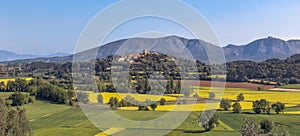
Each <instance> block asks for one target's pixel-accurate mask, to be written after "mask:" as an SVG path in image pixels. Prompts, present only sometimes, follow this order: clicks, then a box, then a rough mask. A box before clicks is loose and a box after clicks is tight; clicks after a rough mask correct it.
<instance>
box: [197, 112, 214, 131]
mask: <svg viewBox="0 0 300 136" xmlns="http://www.w3.org/2000/svg"><path fill="white" fill-rule="evenodd" d="M199 122H200V123H201V126H202V127H203V128H204V129H205V131H210V130H212V129H213V128H215V126H218V125H219V117H218V116H217V115H216V114H215V113H214V112H213V111H210V110H209V111H204V112H202V113H201V116H200V117H199Z"/></svg>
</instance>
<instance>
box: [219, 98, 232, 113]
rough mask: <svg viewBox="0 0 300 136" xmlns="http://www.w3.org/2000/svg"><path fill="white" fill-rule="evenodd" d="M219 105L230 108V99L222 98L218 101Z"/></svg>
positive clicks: (226, 108) (225, 108)
mask: <svg viewBox="0 0 300 136" xmlns="http://www.w3.org/2000/svg"><path fill="white" fill-rule="evenodd" d="M220 107H221V108H222V109H224V110H228V109H230V108H231V101H230V100H229V99H227V98H226V99H222V100H221V103H220Z"/></svg>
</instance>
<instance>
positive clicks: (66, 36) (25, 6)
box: [0, 0, 300, 55]
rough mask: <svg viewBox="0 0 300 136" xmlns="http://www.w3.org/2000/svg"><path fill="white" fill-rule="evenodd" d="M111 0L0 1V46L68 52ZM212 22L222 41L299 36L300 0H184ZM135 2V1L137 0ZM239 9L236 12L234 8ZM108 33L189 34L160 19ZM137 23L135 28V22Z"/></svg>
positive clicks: (238, 42) (18, 50)
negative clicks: (159, 32)
mask: <svg viewBox="0 0 300 136" xmlns="http://www.w3.org/2000/svg"><path fill="white" fill-rule="evenodd" d="M116 1H117V0H113V1H101V2H100V1H97V0H91V1H89V2H86V1H83V0H74V1H72V3H70V2H68V1H53V0H44V1H39V0H27V1H22V0H14V1H10V0H4V1H1V2H0V17H1V19H2V20H1V21H0V29H1V31H0V40H1V45H0V50H8V51H13V52H15V53H20V54H39V55H41V54H51V53H57V52H66V53H72V52H73V51H74V48H75V45H76V42H77V39H78V37H79V35H80V33H81V31H82V30H83V29H84V27H85V26H86V24H87V23H88V22H89V21H90V19H91V18H92V17H93V16H94V15H96V14H97V13H98V12H100V11H101V10H103V9H105V8H106V7H107V6H109V5H111V4H113V3H114V2H116ZM183 2H185V3H187V4H189V5H191V6H192V7H193V8H195V9H196V10H198V11H199V12H200V13H201V14H202V15H203V16H204V17H205V18H206V19H207V21H208V22H209V23H210V24H211V26H212V28H213V29H214V30H215V33H216V35H217V37H218V38H219V40H220V43H221V45H222V46H225V45H228V44H234V45H244V44H248V43H249V42H252V41H253V40H256V39H261V38H266V37H268V36H272V37H276V38H280V39H283V40H290V39H300V31H299V27H298V26H299V24H300V19H299V17H298V15H299V13H300V1H297V0H291V1H284V0H277V1H272V0H265V1H259V0H253V1H239V0H233V1H217V0H211V1H204V0H203V1H193V0H183ZM137 6H138V5H137ZM237 11H238V12H237ZM134 24H135V25H133V24H130V23H128V24H126V25H124V26H121V27H120V29H118V30H116V31H115V33H117V34H113V35H111V36H109V37H108V38H107V41H106V43H107V42H110V41H115V40H118V39H123V38H128V37H132V36H134V35H137V34H139V33H141V32H145V31H151V30H152V31H153V30H157V31H162V32H164V33H167V34H168V35H178V36H182V37H186V38H193V37H192V36H191V34H189V33H188V32H185V31H184V30H182V29H174V28H176V26H175V25H172V24H170V23H168V22H161V21H159V20H155V19H154V20H153V19H152V20H151V23H149V20H147V19H146V20H135V22H134ZM136 24H139V27H135V26H136Z"/></svg>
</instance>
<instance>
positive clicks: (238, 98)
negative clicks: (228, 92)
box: [236, 93, 245, 101]
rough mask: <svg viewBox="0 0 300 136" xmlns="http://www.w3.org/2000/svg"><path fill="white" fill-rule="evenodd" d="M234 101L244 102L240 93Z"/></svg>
mask: <svg viewBox="0 0 300 136" xmlns="http://www.w3.org/2000/svg"><path fill="white" fill-rule="evenodd" d="M236 99H237V100H238V101H244V100H245V97H244V95H243V94H242V93H240V94H239V95H238V96H237V97H236Z"/></svg>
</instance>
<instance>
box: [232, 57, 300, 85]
mask: <svg viewBox="0 0 300 136" xmlns="http://www.w3.org/2000/svg"><path fill="white" fill-rule="evenodd" d="M227 71H228V74H227V80H229V81H247V80H248V79H264V80H267V81H274V82H279V83H290V84H295V83H299V82H300V81H299V79H300V54H298V55H293V56H291V57H289V58H287V59H285V60H279V59H269V60H266V61H264V62H254V61H234V62H229V63H227Z"/></svg>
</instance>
